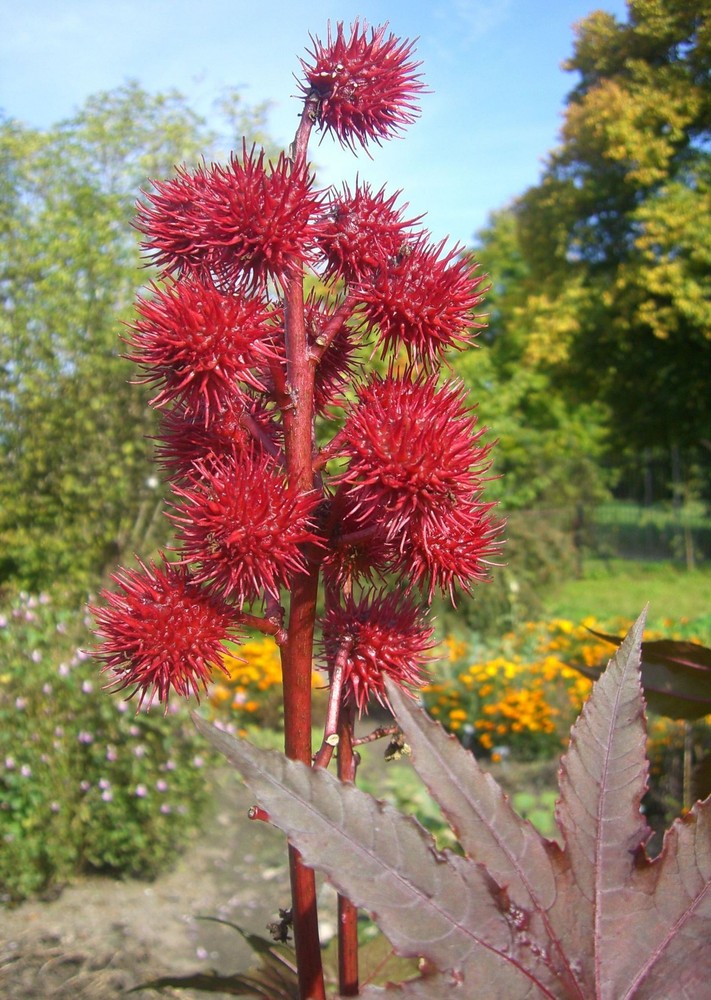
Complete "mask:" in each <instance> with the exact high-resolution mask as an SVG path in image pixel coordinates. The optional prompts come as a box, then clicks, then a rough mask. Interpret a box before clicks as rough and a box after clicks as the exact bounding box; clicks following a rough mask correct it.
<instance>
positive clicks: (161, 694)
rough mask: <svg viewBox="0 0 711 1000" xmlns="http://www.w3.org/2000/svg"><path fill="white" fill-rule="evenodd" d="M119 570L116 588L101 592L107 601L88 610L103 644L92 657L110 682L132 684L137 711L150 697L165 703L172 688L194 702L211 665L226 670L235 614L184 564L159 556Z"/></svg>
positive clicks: (234, 632) (235, 630) (235, 633)
mask: <svg viewBox="0 0 711 1000" xmlns="http://www.w3.org/2000/svg"><path fill="white" fill-rule="evenodd" d="M139 566H140V569H139V570H129V569H124V570H120V571H119V572H117V573H116V574H115V575H114V576H113V578H112V579H113V580H114V581H115V582H116V583H117V584H118V587H119V588H120V589H119V590H117V591H111V590H104V591H103V593H102V597H103V598H104V599H105V601H106V605H105V606H101V607H99V606H93V607H91V608H90V610H91V611H92V613H93V614H94V616H95V619H96V634H97V636H99V638H101V639H103V642H102V644H101V646H100V647H99V649H98V650H97V651H96V655H97V656H98V657H99V658H100V659H101V660H103V661H104V670H105V671H110V672H111V673H112V674H113V681H112V686H113V689H114V690H117V691H120V690H124V689H126V688H133V691H132V692H131V695H130V697H133V696H134V695H138V709H139V710H140V709H141V708H142V707H143V704H144V702H146V707H147V708H150V706H151V704H152V703H153V701H154V699H155V698H156V697H157V698H158V701H159V702H161V703H163V704H165V706H166V710H167V707H168V699H169V695H170V691H171V689H172V690H173V691H175V693H176V694H177V695H179V696H180V697H181V698H186V697H189V696H190V695H191V694H193V695H195V696H196V697H197V698H198V699H199V697H200V694H201V692H202V691H204V690H205V688H206V686H207V684H208V682H209V680H210V678H211V676H212V673H213V670H214V669H215V668H217V669H220V670H224V666H223V663H222V658H223V656H224V655H225V654H226V653H227V652H228V647H227V645H226V643H227V642H228V641H229V640H230V639H232V640H234V639H236V638H238V628H237V625H236V623H235V617H234V611H233V609H231V608H230V607H229V606H228V605H227V604H226V603H225V602H224V601H223V600H222V599H221V598H220V597H219V596H217V595H215V594H214V593H213V592H208V591H206V590H205V589H204V588H203V587H201V586H200V585H199V584H197V583H196V582H195V580H194V579H192V578H191V577H190V575H189V573H188V571H187V570H186V568H185V567H183V566H178V565H175V564H171V563H167V562H165V560H164V561H163V566H156V565H155V564H154V563H150V564H149V565H146V564H145V563H143V562H141V561H140V560H139Z"/></svg>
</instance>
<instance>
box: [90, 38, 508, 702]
mask: <svg viewBox="0 0 711 1000" xmlns="http://www.w3.org/2000/svg"><path fill="white" fill-rule="evenodd" d="M312 41H313V45H312V50H311V51H310V52H309V53H308V55H307V58H305V59H304V60H302V70H303V80H302V82H301V91H302V96H303V102H304V108H303V114H302V116H301V119H300V120H301V124H300V127H299V130H298V132H297V137H296V140H295V142H294V145H293V146H292V149H291V151H290V154H289V155H286V154H282V155H281V156H280V157H279V158H278V159H277V160H276V162H273V163H268V162H267V161H266V160H265V156H264V154H263V152H261V151H258V150H256V149H254V148H248V146H247V145H246V144H243V146H242V148H241V150H239V151H238V152H236V153H234V154H233V155H232V157H231V159H230V162H229V163H228V164H227V165H218V164H211V165H207V164H203V165H201V166H200V167H198V168H197V169H194V170H190V169H188V168H186V167H181V168H179V169H178V170H177V171H176V174H175V176H174V177H173V178H172V179H169V180H166V181H156V182H154V183H153V186H152V189H151V190H149V191H148V192H146V194H145V197H144V199H143V201H142V203H141V204H140V206H139V211H138V219H137V226H138V228H139V230H140V231H141V233H142V234H143V249H144V251H145V253H146V255H147V259H148V261H149V262H150V263H152V264H153V265H154V266H155V267H156V268H157V270H158V279H157V280H156V281H155V282H154V283H152V284H151V285H150V286H149V287H148V288H147V290H146V291H145V293H144V294H143V295H142V296H141V297H140V298H139V299H138V304H137V319H136V321H135V323H134V324H133V327H132V328H131V331H130V335H129V338H128V339H129V348H128V355H129V357H130V358H131V359H132V360H133V361H134V362H135V363H136V364H137V366H138V367H139V369H140V372H141V378H142V379H143V380H144V381H145V382H146V383H148V384H150V385H151V386H152V387H153V388H154V390H155V395H154V397H153V399H152V405H153V406H154V407H156V408H157V410H158V411H159V412H160V414H161V420H162V429H161V440H160V443H159V446H158V455H159V460H160V462H161V463H162V466H163V470H164V472H165V475H166V478H167V481H168V483H169V486H170V490H171V496H170V497H169V498H168V505H169V516H170V517H171V518H172V520H173V522H174V524H175V527H176V533H177V539H176V547H175V553H174V555H173V557H172V558H171V560H168V559H166V558H165V557H162V563H161V564H160V565H154V564H145V563H139V566H138V568H137V569H135V570H131V571H127V570H124V571H120V572H118V573H117V574H116V576H115V577H114V581H115V584H116V587H115V588H114V589H113V590H112V591H109V592H107V593H106V599H105V603H103V604H101V605H100V606H97V607H96V608H95V615H96V619H97V632H98V634H99V636H100V637H102V638H103V640H104V641H103V643H102V645H101V647H100V649H99V651H98V655H99V656H100V657H101V658H102V659H103V661H104V665H105V669H107V670H108V671H110V673H111V675H112V680H113V681H114V682H115V684H116V685H117V686H118V687H119V688H132V689H133V692H134V693H136V694H137V695H138V702H139V706H140V705H141V704H146V705H148V706H150V704H151V702H152V701H153V700H154V699H155V698H157V699H158V700H159V701H160V702H164V703H167V701H168V697H169V693H170V691H171V689H172V690H173V691H175V692H176V693H177V694H178V695H182V696H184V695H188V694H199V693H200V691H201V690H202V689H204V687H205V685H206V684H207V683H208V681H209V678H210V674H211V671H212V669H213V668H218V669H219V668H220V665H221V659H222V656H223V655H224V652H225V649H226V645H225V644H226V643H228V642H232V643H234V642H238V641H239V637H240V634H241V630H242V629H243V627H244V625H245V624H249V625H251V626H252V627H257V628H261V629H262V631H264V632H269V633H270V634H274V635H276V636H277V637H278V638H279V637H281V638H280V641H282V640H283V639H284V636H286V635H288V634H289V628H290V627H291V619H294V617H295V615H298V614H299V613H300V609H299V608H298V607H295V602H296V603H298V600H299V598H297V597H295V596H293V594H292V598H291V608H290V614H291V618H290V622H289V623H287V625H286V627H285V628H284V627H282V626H283V625H284V623H283V621H282V617H281V611H280V605H281V603H282V599H283V596H284V595H285V594H286V593H287V592H289V591H292V592H293V591H294V586H295V582H296V581H298V580H299V579H302V578H303V577H305V576H310V577H311V578H313V576H314V575H315V574H316V575H317V576H318V578H319V579H320V581H321V584H322V586H323V605H324V608H325V611H324V617H323V621H322V622H321V633H322V642H321V644H320V646H319V650H320V654H319V655H321V656H322V661H321V665H322V666H323V667H324V669H325V670H327V671H328V672H329V673H331V674H332V673H333V669H334V664H335V663H336V661H337V660H338V662H339V663H340V664H341V668H342V683H343V697H344V702H345V703H350V704H351V705H352V706H354V707H355V708H356V709H357V710H358V711H359V712H363V711H366V710H367V707H368V702H369V700H370V699H371V697H374V698H375V699H377V700H379V701H381V702H383V701H385V700H386V695H385V688H384V677H385V676H386V675H388V676H390V677H391V678H392V679H394V680H395V681H396V682H398V683H400V684H402V685H404V686H405V687H406V688H417V686H418V685H420V684H421V683H422V680H423V671H424V670H425V667H426V664H427V661H428V659H429V657H430V656H431V649H432V628H431V626H430V625H429V624H428V623H427V620H426V613H427V607H428V606H429V604H430V603H431V601H432V599H433V597H434V595H435V594H436V593H437V592H438V591H441V592H443V593H445V594H447V595H449V596H450V597H451V598H452V599H454V596H455V593H456V591H457V589H461V590H463V591H465V592H467V591H470V590H471V588H472V586H473V585H474V584H475V583H477V582H479V581H481V580H484V579H485V578H486V577H487V574H488V567H489V565H490V563H491V560H492V558H493V557H494V555H495V553H496V551H497V548H498V546H499V541H498V539H499V535H500V525H499V524H498V523H497V522H496V521H495V520H494V518H493V514H492V510H491V507H492V505H491V504H489V503H485V502H483V500H482V487H483V483H484V481H485V478H486V472H487V469H488V465H489V446H488V445H486V444H484V443H483V441H482V435H483V431H482V429H481V428H479V427H478V426H477V418H476V415H475V413H474V411H473V409H472V407H471V406H469V405H468V403H467V400H466V393H465V390H464V388H463V386H462V385H461V384H460V383H459V382H457V381H456V380H453V379H451V378H447V377H443V374H442V372H443V367H444V363H445V359H446V357H447V355H448V354H449V353H450V352H452V351H453V350H462V349H464V348H466V347H467V346H469V345H470V344H471V343H472V340H473V338H474V337H475V335H476V331H477V328H478V327H479V326H480V325H481V324H480V322H479V319H478V318H477V315H476V309H477V307H478V306H479V304H480V302H481V299H482V293H483V284H484V278H483V277H482V276H481V275H479V274H478V273H477V269H476V265H475V264H474V263H473V261H472V260H471V258H470V257H469V256H468V255H466V254H465V253H463V252H461V250H460V249H459V248H457V247H448V246H447V245H446V244H445V243H442V242H433V241H432V240H431V238H430V235H429V233H428V232H427V231H426V230H425V229H424V228H423V227H422V226H421V224H420V222H421V220H420V219H416V218H408V217H407V212H406V208H407V206H406V205H404V204H402V205H399V204H398V197H399V193H394V194H388V193H386V192H385V191H384V190H380V191H373V190H372V189H371V187H370V186H369V185H368V184H366V183H363V182H361V181H357V182H356V183H355V184H354V185H353V186H348V185H343V186H342V187H341V188H340V189H339V190H335V189H328V190H319V189H318V188H317V186H316V179H315V177H314V176H313V174H312V173H311V171H310V169H309V164H308V159H307V157H306V147H307V143H308V137H309V134H310V132H311V130H312V129H320V130H323V131H324V132H326V133H332V134H333V135H334V136H335V137H336V138H337V139H338V141H339V142H341V143H342V144H343V145H344V146H347V147H349V148H352V149H355V148H356V147H358V146H362V147H364V148H366V149H367V148H368V147H369V146H370V145H371V144H372V143H376V144H378V143H380V142H381V141H383V140H386V139H389V138H391V137H392V136H393V135H396V134H397V133H398V132H400V131H401V130H402V129H403V128H404V127H405V126H407V125H408V124H410V123H411V122H412V121H413V120H414V119H415V118H416V117H417V114H418V106H417V98H418V95H419V94H420V93H421V92H422V91H423V89H424V88H423V83H422V80H421V77H420V74H419V72H418V66H419V64H418V63H416V62H414V61H413V47H412V45H411V44H410V43H409V42H402V41H400V40H399V39H397V38H395V37H394V36H393V35H388V34H387V32H386V28H385V27H379V28H377V29H368V28H367V27H366V26H364V25H361V24H359V23H357V22H356V23H355V24H354V25H353V26H352V28H351V29H350V33H349V32H347V31H346V30H345V29H344V26H343V25H342V24H338V25H337V27H336V30H335V33H333V32H332V31H331V29H330V28H329V32H328V38H327V40H326V42H325V43H323V42H321V41H319V40H318V39H313V40H312ZM307 279H308V284H309V287H310V289H311V291H310V293H309V294H308V295H307V296H306V297H305V296H304V283H305V280H307ZM367 359H374V361H372V362H370V361H368V360H367ZM446 371H448V369H446ZM304 441H306V442H307V446H308V447H307V454H306V455H304V449H303V442H304ZM299 442H301V443H299ZM317 442H318V445H317ZM287 645H288V643H287Z"/></svg>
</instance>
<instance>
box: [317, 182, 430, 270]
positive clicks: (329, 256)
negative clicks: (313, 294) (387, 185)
mask: <svg viewBox="0 0 711 1000" xmlns="http://www.w3.org/2000/svg"><path fill="white" fill-rule="evenodd" d="M398 194H399V192H396V193H395V194H393V195H390V197H387V198H386V196H385V190H384V188H381V189H380V191H378V192H377V193H375V194H373V191H372V189H371V187H370V185H369V184H360V183H359V182H356V186H355V190H354V191H353V193H351V191H350V189H349V188H348V185H346V184H344V185H343V192H342V193H341V194H338V195H335V196H333V197H332V198H331V202H330V204H329V207H328V212H327V215H326V219H325V221H324V223H323V225H322V227H321V232H320V235H319V246H320V248H321V250H322V252H323V254H324V256H325V258H326V261H327V269H326V272H325V277H326V278H331V277H336V278H343V279H344V280H345V281H346V282H347V283H349V284H350V283H352V282H357V281H359V280H361V279H363V278H364V277H367V276H368V275H370V274H371V273H372V272H373V271H374V270H375V269H376V268H378V267H383V266H386V265H387V263H388V261H390V260H396V259H397V258H398V257H399V256H400V254H402V253H403V252H405V250H406V248H407V246H408V245H409V244H410V243H411V242H412V241H413V240H414V239H415V238H416V236H417V234H416V233H415V231H414V230H413V228H412V227H413V226H414V225H415V224H416V223H417V222H418V221H419V220H418V219H417V218H412V219H403V217H402V213H403V211H404V209H405V208H406V207H407V206H403V207H401V208H396V207H395V202H396V200H397V197H398Z"/></svg>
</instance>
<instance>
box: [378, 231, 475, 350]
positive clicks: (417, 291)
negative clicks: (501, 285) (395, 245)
mask: <svg viewBox="0 0 711 1000" xmlns="http://www.w3.org/2000/svg"><path fill="white" fill-rule="evenodd" d="M444 248H445V243H444V242H442V243H440V244H438V245H433V244H428V243H426V242H425V240H424V239H420V240H417V241H415V242H414V243H410V244H407V245H406V246H405V247H403V250H402V252H401V253H400V254H399V255H398V256H397V257H393V258H391V259H390V261H389V262H388V264H387V266H383V267H382V268H380V269H379V270H378V271H377V272H376V273H375V274H374V275H373V277H372V280H371V281H369V282H364V283H363V284H362V286H361V287H360V288H359V292H358V294H359V298H360V299H361V301H362V313H363V318H364V322H365V325H366V328H367V329H368V330H369V331H370V332H371V333H372V334H373V335H374V336H375V337H376V339H377V340H378V342H379V343H380V344H381V346H382V349H383V353H385V352H389V351H396V350H397V349H398V348H399V347H404V348H405V351H406V352H407V355H408V357H409V358H410V359H411V360H412V359H417V360H421V361H424V362H425V363H427V364H430V365H433V364H438V363H439V362H440V361H441V359H442V357H443V356H444V354H446V352H447V351H448V350H450V349H456V350H462V349H463V348H465V347H467V346H469V345H471V343H472V338H473V337H474V336H475V330H476V329H481V328H483V327H484V326H485V325H486V324H485V323H484V322H482V321H481V320H480V319H477V317H476V316H475V315H474V310H475V309H476V308H477V306H479V305H480V304H481V302H482V300H483V297H484V291H485V290H486V289H484V288H482V287H481V286H482V283H483V282H484V281H485V276H483V275H479V276H475V274H474V271H475V270H476V266H477V265H476V264H475V263H474V262H473V261H472V260H471V258H468V257H466V256H462V255H461V252H460V250H459V249H458V248H457V247H455V248H454V249H452V250H449V251H447V252H445V249H444Z"/></svg>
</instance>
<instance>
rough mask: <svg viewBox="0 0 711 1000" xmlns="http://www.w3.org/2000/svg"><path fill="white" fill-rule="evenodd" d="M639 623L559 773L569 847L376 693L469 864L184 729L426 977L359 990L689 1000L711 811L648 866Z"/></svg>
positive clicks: (709, 862) (427, 998)
mask: <svg viewBox="0 0 711 1000" xmlns="http://www.w3.org/2000/svg"><path fill="white" fill-rule="evenodd" d="M642 629H643V620H642V619H640V620H639V621H638V622H637V623H636V625H635V626H634V628H633V629H632V631H631V633H630V635H629V636H628V638H627V639H626V640H625V642H624V643H623V645H622V647H621V648H620V649H619V650H618V652H617V653H616V655H615V657H614V658H613V660H612V661H611V664H610V666H609V667H608V670H607V671H606V673H605V674H604V675H603V676H602V678H601V679H600V680H599V681H598V682H597V683H596V685H595V687H594V689H593V693H592V695H591V697H590V699H589V701H588V703H587V705H586V707H585V709H584V710H583V713H582V715H581V717H580V719H579V720H578V722H577V723H576V725H575V727H574V729H573V733H572V736H571V744H570V748H569V751H568V753H567V754H566V756H565V758H564V761H563V767H562V769H561V800H560V803H559V806H558V820H559V823H560V828H561V837H562V841H563V846H562V847H559V846H558V845H557V844H555V843H552V842H549V841H547V840H545V839H544V838H543V837H541V836H540V835H539V834H538V833H537V832H536V831H535V830H534V829H533V828H532V827H531V826H530V825H529V824H528V823H525V822H524V821H523V820H521V819H520V818H519V817H518V816H517V815H516V814H515V812H514V811H513V809H512V808H511V806H510V804H509V802H508V800H507V798H506V796H505V795H504V794H503V792H502V791H501V789H500V788H499V787H498V786H497V785H496V783H495V782H494V781H493V779H492V778H491V777H490V776H489V775H486V774H485V773H484V772H483V771H482V770H481V769H480V768H479V767H478V765H477V764H476V761H475V760H474V759H473V757H471V756H470V755H469V754H468V753H467V752H466V751H464V750H463V749H462V748H461V746H459V744H457V743H456V742H455V741H454V740H452V739H451V738H450V737H447V736H446V735H445V734H444V733H443V731H442V730H441V729H440V727H439V726H438V725H437V724H435V723H433V722H431V721H430V720H429V719H427V717H426V716H425V715H424V713H423V712H422V711H421V710H420V709H418V708H415V707H414V706H413V705H412V703H411V702H409V701H408V700H407V699H406V698H403V697H402V696H400V695H399V693H398V692H397V690H395V689H394V688H393V687H392V686H391V687H389V689H388V696H389V697H390V698H391V700H392V703H393V707H394V709H395V712H396V715H397V718H398V721H399V722H400V724H401V725H402V727H403V730H404V732H405V736H406V738H407V741H408V743H409V744H410V746H411V748H412V750H413V761H414V764H415V767H416V768H417V770H418V772H419V773H420V775H421V777H422V778H423V780H424V781H425V783H426V784H427V786H428V787H429V789H430V792H431V794H432V795H433V796H434V798H435V799H437V800H438V801H439V802H440V804H441V806H442V809H443V812H444V813H445V815H446V816H447V818H448V819H449V821H450V822H451V824H452V826H453V828H454V829H455V831H456V833H457V835H458V837H459V840H460V843H461V845H462V846H463V848H464V850H465V851H466V855H467V856H466V857H463V858H462V857H459V856H458V855H454V854H451V853H449V852H444V853H439V852H438V851H437V850H436V849H435V846H434V844H433V842H432V840H431V839H430V837H429V836H428V835H427V834H426V833H425V831H424V830H422V828H421V827H420V826H419V825H418V824H417V823H416V822H415V821H414V820H412V819H410V818H407V817H404V816H402V815H400V814H399V813H398V812H397V811H396V810H394V809H392V808H391V807H390V806H387V805H383V804H382V803H379V802H377V801H376V800H375V799H373V798H372V797H371V796H368V795H365V794H364V793H362V792H361V791H359V790H358V789H357V788H356V787H355V786H353V785H349V784H341V783H340V782H338V781H337V780H336V779H335V778H333V777H332V776H331V775H329V774H328V773H326V772H325V771H323V770H314V769H311V768H308V767H306V766H304V765H301V764H297V763H294V762H292V761H288V760H286V758H285V757H283V755H281V754H277V753H274V752H271V753H270V752H267V751H262V750H258V749H256V748H254V747H252V746H250V745H249V744H247V743H245V742H243V741H239V740H235V739H234V738H233V737H231V736H228V735H226V734H225V733H223V732H220V731H218V730H215V729H213V728H212V727H210V726H209V725H208V724H207V723H205V722H204V721H202V720H200V719H199V718H196V725H197V726H198V728H199V729H200V731H201V732H203V733H204V734H205V735H206V736H207V737H208V739H209V740H210V741H211V742H212V743H213V745H214V746H215V747H216V748H217V749H218V750H220V751H221V752H222V753H224V754H225V755H226V756H227V757H228V759H229V760H231V761H232V762H233V763H234V764H235V765H236V766H237V767H238V769H239V770H240V771H241V772H242V774H243V775H244V777H245V780H246V781H247V783H248V784H249V785H250V787H251V789H252V791H253V792H254V794H255V796H256V797H257V799H258V801H259V803H260V805H261V806H262V807H263V808H264V809H266V810H267V812H268V813H269V815H270V818H271V819H272V821H273V822H274V823H275V825H277V826H278V827H280V828H281V829H282V830H284V831H285V832H286V833H287V835H288V836H289V838H290V840H291V841H292V842H293V843H294V844H295V845H296V846H297V847H298V848H299V850H300V851H301V852H302V854H303V856H304V858H305V860H306V862H307V864H309V865H312V866H313V867H315V868H318V869H320V870H322V871H324V872H325V873H326V875H327V876H328V877H329V879H330V880H331V881H332V882H333V883H334V885H336V887H337V888H338V889H339V890H340V891H341V892H343V893H345V894H346V895H348V896H349V897H350V898H351V899H352V900H353V902H354V903H355V904H356V905H358V906H361V907H363V908H364V909H366V910H368V911H369V912H371V913H372V914H373V916H374V918H375V920H376V921H377V922H378V924H379V926H380V927H381V929H382V930H383V932H384V933H385V934H386V935H387V937H388V938H389V939H390V941H391V942H392V944H393V946H394V948H395V949H396V950H397V951H398V952H399V953H400V954H401V955H405V956H421V957H423V958H424V959H426V961H427V968H428V971H429V972H430V975H428V976H422V977H421V978H419V979H417V980H413V981H411V982H408V983H405V984H400V985H395V986H389V987H387V988H385V989H384V990H378V989H376V988H375V987H370V988H367V989H365V990H364V992H363V994H362V995H363V996H364V997H369V998H372V1000H376V998H377V997H381V998H382V1000H441V998H442V997H443V996H447V997H449V996H452V997H456V996H461V997H462V1000H464V998H467V1000H469V998H470V997H472V996H486V997H487V998H489V997H491V998H492V1000H493V998H499V997H500V998H502V1000H519V998H521V1000H523V998H526V1000H534V998H544V997H545V998H549V1000H554V998H560V1000H573V998H575V1000H587V998H590V997H596V998H598V1000H623V998H624V1000H633V998H634V1000H645V998H646V1000H653V998H659V997H661V996H667V995H668V996H672V995H673V996H674V997H675V998H676V997H681V998H686V997H689V998H691V997H692V996H694V997H698V996H700V995H701V993H702V991H703V990H704V989H705V988H706V986H707V984H708V982H709V980H710V979H711V948H709V945H708V941H709V934H710V932H711V803H709V801H707V802H705V803H703V804H698V805H697V806H696V807H695V808H694V809H693V810H692V812H691V813H690V815H689V816H687V817H686V818H685V819H684V820H681V821H677V823H675V824H674V826H673V827H672V829H671V831H670V832H669V833H668V834H667V837H666V840H665V845H664V849H663V852H662V854H661V856H660V857H659V858H657V859H655V860H654V861H650V860H649V859H648V858H647V856H646V854H645V851H644V845H645V842H646V840H647V837H648V834H649V831H648V828H647V825H646V823H645V822H644V819H643V817H642V815H641V812H640V801H641V798H642V795H643V793H644V790H645V782H646V774H647V765H646V760H645V756H644V738H645V723H644V714H643V701H642V694H641V687H640V680H639V657H640V643H641V636H642Z"/></svg>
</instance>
